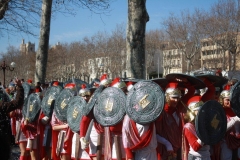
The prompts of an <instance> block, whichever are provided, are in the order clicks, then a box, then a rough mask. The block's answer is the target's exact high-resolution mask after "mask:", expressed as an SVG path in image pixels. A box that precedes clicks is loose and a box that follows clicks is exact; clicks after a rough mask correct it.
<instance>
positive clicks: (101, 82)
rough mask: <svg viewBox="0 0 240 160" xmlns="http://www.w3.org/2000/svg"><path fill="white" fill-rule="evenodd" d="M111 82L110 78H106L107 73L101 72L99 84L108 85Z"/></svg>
mask: <svg viewBox="0 0 240 160" xmlns="http://www.w3.org/2000/svg"><path fill="white" fill-rule="evenodd" d="M110 83H111V80H110V79H108V75H107V74H103V75H102V76H101V78H100V85H108V84H110Z"/></svg>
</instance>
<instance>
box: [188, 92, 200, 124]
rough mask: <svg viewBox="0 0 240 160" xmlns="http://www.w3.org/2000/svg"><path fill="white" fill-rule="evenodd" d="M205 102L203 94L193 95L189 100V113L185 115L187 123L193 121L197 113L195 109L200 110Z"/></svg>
mask: <svg viewBox="0 0 240 160" xmlns="http://www.w3.org/2000/svg"><path fill="white" fill-rule="evenodd" d="M203 104H204V103H203V101H202V96H199V95H197V96H193V97H192V98H190V99H189V100H188V102H187V105H188V111H187V114H186V115H185V116H184V120H185V123H186V122H192V121H193V120H194V119H195V117H196V114H195V113H194V111H197V110H199V109H200V107H201V106H202V105H203Z"/></svg>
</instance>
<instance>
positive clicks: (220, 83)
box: [196, 74, 228, 87]
mask: <svg viewBox="0 0 240 160" xmlns="http://www.w3.org/2000/svg"><path fill="white" fill-rule="evenodd" d="M196 77H197V78H199V79H203V78H207V79H208V80H209V81H211V82H213V84H214V86H215V87H221V86H223V85H224V84H226V83H227V81H228V80H227V79H226V78H224V77H221V76H216V75H213V74H199V75H196Z"/></svg>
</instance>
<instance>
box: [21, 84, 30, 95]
mask: <svg viewBox="0 0 240 160" xmlns="http://www.w3.org/2000/svg"><path fill="white" fill-rule="evenodd" d="M22 86H23V90H24V99H26V98H27V97H28V95H29V92H30V89H31V86H30V85H29V84H28V83H26V82H24V83H22Z"/></svg>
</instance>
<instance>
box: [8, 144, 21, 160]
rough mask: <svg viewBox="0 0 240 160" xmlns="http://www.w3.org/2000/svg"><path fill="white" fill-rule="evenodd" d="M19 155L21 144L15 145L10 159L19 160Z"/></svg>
mask: <svg viewBox="0 0 240 160" xmlns="http://www.w3.org/2000/svg"><path fill="white" fill-rule="evenodd" d="M19 156H20V149H19V146H18V145H13V146H12V152H11V158H10V160H19Z"/></svg>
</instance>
